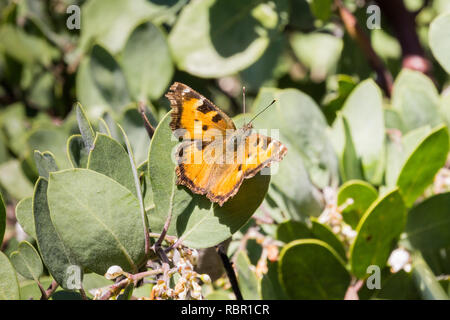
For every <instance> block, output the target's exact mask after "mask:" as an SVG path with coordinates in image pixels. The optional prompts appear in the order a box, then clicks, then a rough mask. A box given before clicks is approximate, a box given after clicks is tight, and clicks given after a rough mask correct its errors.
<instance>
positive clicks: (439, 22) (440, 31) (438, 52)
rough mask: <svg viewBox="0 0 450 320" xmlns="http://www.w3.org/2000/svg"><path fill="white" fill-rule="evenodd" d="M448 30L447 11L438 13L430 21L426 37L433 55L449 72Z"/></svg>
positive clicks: (449, 22)
mask: <svg viewBox="0 0 450 320" xmlns="http://www.w3.org/2000/svg"><path fill="white" fill-rule="evenodd" d="M448 30H450V13H449V12H448V13H445V14H442V15H440V16H439V17H437V18H436V19H434V20H433V22H431V24H430V29H429V34H428V38H429V43H430V48H431V52H433V55H434V57H435V58H436V60H437V61H439V63H440V64H441V66H442V67H443V68H444V69H445V70H446V71H447V73H448V74H450V40H449V34H448Z"/></svg>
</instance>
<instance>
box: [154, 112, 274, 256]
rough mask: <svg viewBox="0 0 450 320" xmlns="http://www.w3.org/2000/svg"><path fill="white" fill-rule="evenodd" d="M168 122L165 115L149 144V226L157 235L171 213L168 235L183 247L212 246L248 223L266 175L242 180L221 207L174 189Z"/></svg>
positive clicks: (260, 198)
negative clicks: (152, 203) (151, 206)
mask: <svg viewBox="0 0 450 320" xmlns="http://www.w3.org/2000/svg"><path fill="white" fill-rule="evenodd" d="M170 121H171V117H170V113H169V114H167V115H166V116H165V117H164V118H163V120H161V122H160V124H159V125H158V127H157V128H156V130H155V134H154V136H153V138H152V141H151V145H150V151H149V162H148V169H149V176H150V181H151V185H152V190H153V199H154V202H155V208H156V210H155V211H153V212H152V214H150V215H149V217H148V218H149V225H150V227H151V230H152V231H153V232H161V230H162V228H163V226H164V223H165V221H166V219H167V216H168V214H169V213H171V214H172V219H171V224H170V227H169V230H168V234H169V235H173V236H177V237H181V238H182V240H183V244H185V245H187V246H190V247H194V248H206V247H211V246H214V245H216V244H218V243H220V242H222V241H224V240H226V239H227V238H229V237H230V236H231V235H232V234H233V233H235V232H236V231H238V230H239V229H240V228H241V227H242V226H243V225H244V224H245V223H246V222H247V221H248V219H249V218H250V217H251V215H252V214H253V213H254V212H255V211H256V209H257V208H258V207H259V205H260V204H261V202H262V201H263V199H264V196H265V194H266V192H267V188H268V185H269V181H270V176H267V175H264V176H263V175H259V174H258V175H256V176H255V177H253V178H251V179H245V180H244V182H243V183H242V185H241V187H240V189H239V192H238V193H237V194H236V195H235V196H234V197H233V198H232V199H229V200H228V201H227V202H226V203H225V204H224V205H223V206H222V207H220V206H219V205H217V204H213V203H211V202H210V201H209V200H208V199H207V198H206V196H203V195H194V194H192V193H191V192H190V191H189V189H187V188H186V187H183V186H177V185H176V183H175V182H176V180H175V178H176V174H175V163H174V161H173V160H172V157H173V154H172V153H173V152H174V150H175V149H174V148H175V146H176V145H177V144H178V139H175V137H173V135H172V130H171V129H170V127H169V122H170Z"/></svg>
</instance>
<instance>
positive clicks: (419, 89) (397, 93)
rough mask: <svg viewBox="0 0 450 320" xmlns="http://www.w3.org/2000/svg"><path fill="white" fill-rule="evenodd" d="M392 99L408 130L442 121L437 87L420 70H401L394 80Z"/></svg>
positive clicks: (434, 124)
mask: <svg viewBox="0 0 450 320" xmlns="http://www.w3.org/2000/svg"><path fill="white" fill-rule="evenodd" d="M391 101H392V106H393V108H394V110H397V111H398V112H399V114H400V117H401V119H402V122H403V125H404V129H405V130H406V131H410V130H412V129H415V128H419V127H422V126H424V125H430V126H432V127H434V126H436V125H438V124H439V123H441V122H442V120H441V117H440V115H439V110H438V105H439V95H438V92H437V89H436V87H435V85H434V83H433V81H431V80H430V78H428V77H427V76H426V75H424V74H423V73H421V72H419V71H413V70H409V69H403V70H402V71H401V72H400V74H399V75H398V76H397V78H396V79H395V82H394V88H393V91H392V99H391Z"/></svg>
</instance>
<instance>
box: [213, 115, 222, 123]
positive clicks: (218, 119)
mask: <svg viewBox="0 0 450 320" xmlns="http://www.w3.org/2000/svg"><path fill="white" fill-rule="evenodd" d="M211 120H212V121H213V122H215V123H217V122H219V121H220V120H222V116H221V115H220V114H216V115H215V116H214V117H212V119H211Z"/></svg>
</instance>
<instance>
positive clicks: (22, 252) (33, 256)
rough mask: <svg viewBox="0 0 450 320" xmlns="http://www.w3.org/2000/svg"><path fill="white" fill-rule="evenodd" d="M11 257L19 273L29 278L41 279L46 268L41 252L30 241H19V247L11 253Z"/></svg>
mask: <svg viewBox="0 0 450 320" xmlns="http://www.w3.org/2000/svg"><path fill="white" fill-rule="evenodd" d="M10 259H11V263H12V264H13V266H14V268H15V269H16V270H17V272H18V273H20V274H21V275H22V276H24V277H25V278H27V279H33V280H34V281H36V282H37V281H39V277H40V276H41V275H42V273H43V271H44V268H43V266H42V261H41V257H40V256H39V253H38V252H37V251H36V249H35V248H34V247H33V246H32V245H31V244H30V243H29V242H27V241H22V242H21V243H19V247H18V249H17V250H16V251H14V252H13V253H12V254H11V256H10Z"/></svg>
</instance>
